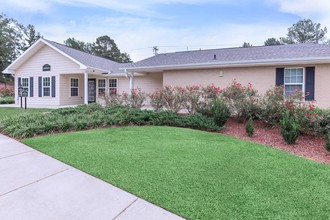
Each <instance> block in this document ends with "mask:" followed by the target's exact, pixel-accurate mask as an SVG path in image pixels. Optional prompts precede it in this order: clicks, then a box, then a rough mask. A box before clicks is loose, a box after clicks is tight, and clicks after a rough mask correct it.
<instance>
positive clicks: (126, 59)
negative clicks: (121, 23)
mask: <svg viewBox="0 0 330 220" xmlns="http://www.w3.org/2000/svg"><path fill="white" fill-rule="evenodd" d="M64 44H65V45H67V46H69V47H72V48H75V49H78V50H81V51H84V52H87V53H91V54H94V55H97V56H101V57H104V58H106V59H110V60H113V61H116V62H119V63H130V62H132V60H131V58H130V56H129V55H128V54H127V53H121V52H120V50H119V48H118V46H117V44H116V43H115V41H114V40H113V39H111V38H110V37H109V36H107V35H104V36H100V37H98V38H97V39H96V41H95V42H93V43H86V42H83V41H79V40H77V39H75V38H68V39H67V40H65V41H64Z"/></svg>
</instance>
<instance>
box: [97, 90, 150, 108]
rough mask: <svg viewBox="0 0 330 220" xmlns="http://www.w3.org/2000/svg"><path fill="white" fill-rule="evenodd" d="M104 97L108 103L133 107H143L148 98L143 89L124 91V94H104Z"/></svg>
mask: <svg viewBox="0 0 330 220" xmlns="http://www.w3.org/2000/svg"><path fill="white" fill-rule="evenodd" d="M102 98H103V99H104V100H105V104H106V105H123V106H131V107H133V108H141V107H142V106H143V103H144V101H145V100H146V98H147V95H146V93H145V92H143V91H142V90H141V89H139V88H137V89H132V92H131V94H128V93H127V92H122V94H117V93H110V95H107V94H103V96H102Z"/></svg>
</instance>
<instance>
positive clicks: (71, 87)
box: [69, 77, 79, 97]
mask: <svg viewBox="0 0 330 220" xmlns="http://www.w3.org/2000/svg"><path fill="white" fill-rule="evenodd" d="M72 79H76V80H78V86H77V87H73V86H72V84H71V80H72ZM69 84H70V97H78V96H79V78H78V77H70V81H69ZM74 88H77V95H76V96H73V95H72V92H71V89H74Z"/></svg>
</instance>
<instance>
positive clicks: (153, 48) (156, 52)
mask: <svg viewBox="0 0 330 220" xmlns="http://www.w3.org/2000/svg"><path fill="white" fill-rule="evenodd" d="M152 50H153V53H154V55H157V54H158V50H159V49H158V46H153V47H152Z"/></svg>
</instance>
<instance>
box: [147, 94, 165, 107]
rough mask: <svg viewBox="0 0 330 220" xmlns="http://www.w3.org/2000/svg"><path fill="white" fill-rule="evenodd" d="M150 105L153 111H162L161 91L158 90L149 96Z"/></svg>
mask: <svg viewBox="0 0 330 220" xmlns="http://www.w3.org/2000/svg"><path fill="white" fill-rule="evenodd" d="M149 98H150V105H151V106H152V107H153V109H154V110H155V111H158V110H162V109H163V108H164V106H165V100H164V93H163V90H158V89H157V91H156V92H153V93H151V94H149Z"/></svg>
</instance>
